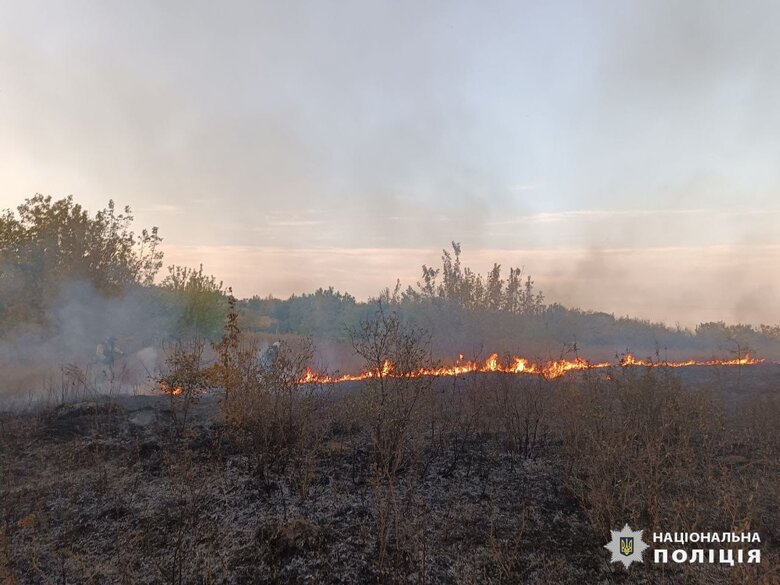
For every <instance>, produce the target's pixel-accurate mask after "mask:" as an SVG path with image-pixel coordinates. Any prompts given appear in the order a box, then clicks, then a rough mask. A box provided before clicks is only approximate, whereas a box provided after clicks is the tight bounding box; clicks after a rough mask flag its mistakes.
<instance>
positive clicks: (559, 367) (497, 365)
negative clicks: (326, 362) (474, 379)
mask: <svg viewBox="0 0 780 585" xmlns="http://www.w3.org/2000/svg"><path fill="white" fill-rule="evenodd" d="M763 362H764V360H763V359H756V358H751V357H750V356H747V355H746V356H745V357H742V358H736V359H731V360H714V359H713V360H687V361H683V362H670V361H663V362H661V361H659V362H653V361H649V360H642V359H637V358H635V357H634V356H633V355H631V354H626V355H625V356H623V357H622V358H621V359H620V361H618V362H617V363H614V364H613V363H611V362H590V361H588V360H585V359H583V358H579V357H578V358H574V359H572V360H566V359H560V360H550V361H546V362H532V361H530V360H528V359H527V358H523V357H518V356H513V357H512V358H511V359H510V361H509V362H508V363H506V364H505V363H502V361H501V360H500V358H499V355H498V354H497V353H493V354H491V355H490V356H488V358H487V359H486V360H485V361H484V362H482V363H480V362H476V361H469V360H466V361H464V359H463V355H462V354H461V355H460V356H459V358H458V359H457V361H456V362H455V363H454V364H452V365H448V366H438V367H434V368H422V369H420V370H417V371H414V372H406V373H402V374H396V373H394V366H393V364H392V363H390V362H388V361H385V362H384V364H383V365H382V367H381V368H375V369H373V370H368V371H365V372H363V373H360V374H341V375H326V374H318V373H317V372H315V371H314V370H312V369H307V370H306V372H305V373H304V375H303V376H302V377H301V380H300V383H302V384H307V383H313V382H317V383H320V384H337V383H339V382H358V381H361V380H368V379H371V378H380V377H410V378H418V377H422V376H431V377H445V376H460V375H463V374H470V373H474V372H502V373H505V374H536V375H540V376H543V377H545V378H548V379H552V378H559V377H561V376H563V375H564V374H566V372H571V371H578V370H592V369H601V368H609V367H613V366H621V367H628V366H645V367H653V368H654V367H659V366H663V367H667V368H684V367H689V366H752V365H756V364H761V363H763Z"/></svg>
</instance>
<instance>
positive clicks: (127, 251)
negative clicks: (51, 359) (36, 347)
mask: <svg viewBox="0 0 780 585" xmlns="http://www.w3.org/2000/svg"><path fill="white" fill-rule="evenodd" d="M132 222H133V216H132V215H131V212H130V208H129V207H125V208H124V210H123V211H117V209H116V206H115V204H114V202H113V201H109V202H108V207H106V208H105V209H103V210H100V211H98V212H97V213H95V215H94V216H90V214H89V212H88V211H87V210H85V209H83V208H82V207H81V205H79V204H77V203H74V201H73V197H72V196H70V197H66V198H64V199H58V200H53V199H52V198H51V197H50V196H46V197H45V196H43V195H35V196H34V197H32V198H29V199H27V200H26V201H25V202H24V203H23V204H22V205H20V206H19V207H18V208H17V212H16V213H13V212H12V211H11V210H5V211H4V212H3V213H2V215H0V299H2V301H0V322H1V323H4V324H10V323H18V322H21V321H37V322H43V321H44V320H45V315H46V311H47V309H48V308H49V306H50V304H51V302H52V301H53V300H54V299H55V298H56V296H57V294H58V292H59V290H60V287H61V286H62V285H63V284H64V283H65V282H68V281H75V280H82V281H86V282H89V283H91V284H92V286H94V288H95V289H96V290H97V291H99V292H101V293H103V294H104V295H107V296H116V295H119V294H121V293H122V292H123V291H125V290H126V289H127V287H128V286H131V285H134V284H138V285H149V284H151V283H152V281H153V279H154V276H155V275H156V273H157V271H158V270H159V269H160V267H161V265H162V252H160V251H159V250H158V249H157V248H158V245H159V244H160V242H161V238H160V237H159V235H158V234H157V228H156V227H155V228H152V229H151V230H146V229H144V230H142V231H141V233H140V234H136V233H135V232H133V231H132V230H131V229H130V226H131V224H132Z"/></svg>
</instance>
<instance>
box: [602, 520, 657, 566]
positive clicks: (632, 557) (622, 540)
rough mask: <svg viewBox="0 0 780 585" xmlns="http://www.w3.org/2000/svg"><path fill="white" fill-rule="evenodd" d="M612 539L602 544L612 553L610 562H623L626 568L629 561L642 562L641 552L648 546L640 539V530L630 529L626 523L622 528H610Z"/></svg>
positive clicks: (629, 563)
mask: <svg viewBox="0 0 780 585" xmlns="http://www.w3.org/2000/svg"><path fill="white" fill-rule="evenodd" d="M611 532H612V540H611V541H610V542H609V543H608V544H606V545H605V546H604V548H605V549H607V550H608V551H609V552H611V553H612V559H611V562H613V563H623V566H625V567H626V568H628V567H629V566H630V565H631V563H641V562H642V552H643V551H644V550H645V549H646V548H648V547H647V545H646V544H645V543H644V541H643V540H642V531H641V530H631V527H630V526H629V525H628V524H626V525H625V526H624V527H623V529H622V530H612V531H611Z"/></svg>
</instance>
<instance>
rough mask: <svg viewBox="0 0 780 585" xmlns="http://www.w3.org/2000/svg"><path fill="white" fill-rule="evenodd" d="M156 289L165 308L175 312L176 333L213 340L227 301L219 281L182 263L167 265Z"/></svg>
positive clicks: (218, 329)
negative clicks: (164, 301)
mask: <svg viewBox="0 0 780 585" xmlns="http://www.w3.org/2000/svg"><path fill="white" fill-rule="evenodd" d="M160 288H161V289H162V291H163V292H164V294H165V299H166V303H167V306H168V308H169V309H170V310H171V311H174V312H175V314H177V315H178V319H177V321H176V329H177V333H178V334H179V335H184V336H195V337H205V338H207V339H215V338H216V337H218V336H219V334H220V332H221V330H222V322H223V320H224V318H225V313H226V312H227V308H228V300H227V297H226V294H225V290H224V288H223V285H222V282H221V281H220V282H218V281H217V280H216V278H214V277H213V276H210V275H207V274H204V273H203V265H201V266H199V267H198V269H197V270H195V269H194V268H187V267H185V266H169V267H168V276H166V277H165V278H164V279H163V281H162V283H160Z"/></svg>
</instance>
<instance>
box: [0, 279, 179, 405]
mask: <svg viewBox="0 0 780 585" xmlns="http://www.w3.org/2000/svg"><path fill="white" fill-rule="evenodd" d="M150 290H151V289H145V288H142V287H136V288H130V289H129V290H128V291H127V292H126V293H125V294H123V295H122V296H120V297H116V298H107V297H105V296H104V295H102V294H101V293H99V292H98V291H96V290H95V289H94V287H93V286H92V285H91V284H90V283H88V282H83V281H70V282H67V283H65V284H64V285H62V286H61V288H60V290H59V294H58V295H57V297H56V299H55V300H54V302H53V303H52V304H51V306H50V308H49V310H48V311H47V313H46V316H45V322H44V324H39V325H31V324H21V325H18V326H16V327H15V328H13V329H12V330H10V331H6V332H5V334H4V335H3V337H2V338H0V368H2V371H3V376H2V380H1V381H0V397H10V396H17V397H18V396H20V395H22V396H27V395H29V394H30V393H33V394H35V393H38V394H40V393H42V392H43V391H44V390H45V389H46V386H47V385H51V384H52V383H53V381H55V380H56V379H57V377H58V376H59V371H60V368H61V367H63V366H66V365H67V366H75V367H77V368H79V369H80V370H81V371H83V373H84V374H85V376H87V378H88V379H89V380H88V381H89V382H91V385H93V386H94V388H95V389H97V390H98V391H99V390H100V389H101V387H103V386H105V383H106V379H107V378H108V377H109V376H112V377H116V379H115V380H114V386H116V387H117V388H116V389H119V390H122V391H125V392H127V391H132V390H138V389H142V388H144V387H145V386H146V385H147V384H148V382H149V378H150V376H151V375H153V374H154V373H155V371H156V370H157V367H158V365H159V364H158V360H159V355H158V353H159V352H158V348H160V347H161V344H162V342H163V340H164V339H165V338H166V336H167V335H168V334H169V332H170V331H172V330H173V328H172V326H173V324H174V322H175V319H176V317H177V315H176V314H175V311H171V310H167V311H164V310H163V308H162V307H161V306H160V303H159V300H158V299H156V298H155V297H154V296H153V295H152V293H151V292H150ZM108 338H114V339H115V340H116V341H115V344H116V348H117V349H118V350H119V351H121V352H122V356H121V357H122V359H121V371H120V366H119V365H117V369H116V371H111V372H108V371H107V368H106V366H105V365H104V364H102V363H100V360H99V357H100V356H98V355H97V347H98V345H99V344H101V343H105V342H106V340H107V339H108Z"/></svg>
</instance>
